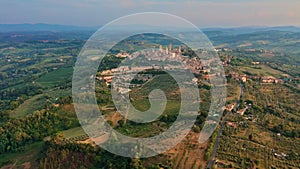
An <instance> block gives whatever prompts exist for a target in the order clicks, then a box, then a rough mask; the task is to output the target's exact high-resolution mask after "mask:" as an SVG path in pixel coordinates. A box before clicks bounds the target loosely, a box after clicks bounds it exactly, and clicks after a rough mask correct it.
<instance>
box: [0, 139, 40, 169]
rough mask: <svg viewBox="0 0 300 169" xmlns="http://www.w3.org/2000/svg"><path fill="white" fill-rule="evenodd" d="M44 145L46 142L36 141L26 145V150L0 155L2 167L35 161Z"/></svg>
mask: <svg viewBox="0 0 300 169" xmlns="http://www.w3.org/2000/svg"><path fill="white" fill-rule="evenodd" d="M43 147H44V142H35V143H32V144H30V145H27V146H25V149H24V151H22V152H16V153H6V154H1V155H0V167H1V166H4V165H8V164H14V165H21V164H23V163H25V162H34V161H35V160H36V159H37V158H38V157H39V156H40V152H41V151H42V149H43Z"/></svg>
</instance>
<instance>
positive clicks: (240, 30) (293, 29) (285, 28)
mask: <svg viewBox="0 0 300 169" xmlns="http://www.w3.org/2000/svg"><path fill="white" fill-rule="evenodd" d="M201 30H202V31H206V32H209V31H216V32H225V33H230V34H247V33H253V32H262V31H284V32H300V27H296V26H275V27H267V26H246V27H233V28H203V29H201Z"/></svg>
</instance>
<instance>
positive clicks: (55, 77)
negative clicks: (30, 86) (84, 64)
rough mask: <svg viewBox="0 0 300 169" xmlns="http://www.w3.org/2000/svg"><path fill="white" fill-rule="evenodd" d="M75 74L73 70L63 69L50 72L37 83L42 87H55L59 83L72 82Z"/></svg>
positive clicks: (70, 68)
mask: <svg viewBox="0 0 300 169" xmlns="http://www.w3.org/2000/svg"><path fill="white" fill-rule="evenodd" d="M72 74H73V68H72V67H69V68H61V69H57V70H55V71H52V72H49V73H47V74H45V75H44V76H42V77H40V78H39V79H38V80H37V81H36V82H37V83H38V84H40V85H41V86H42V87H46V88H49V87H54V86H55V85H57V84H59V83H63V82H66V81H67V80H71V78H72Z"/></svg>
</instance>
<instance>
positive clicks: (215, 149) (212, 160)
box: [206, 83, 244, 169]
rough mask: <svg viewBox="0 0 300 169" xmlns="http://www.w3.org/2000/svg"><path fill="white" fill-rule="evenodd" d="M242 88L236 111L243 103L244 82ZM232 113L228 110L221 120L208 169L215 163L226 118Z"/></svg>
mask: <svg viewBox="0 0 300 169" xmlns="http://www.w3.org/2000/svg"><path fill="white" fill-rule="evenodd" d="M240 88H241V93H240V99H239V100H237V102H236V105H235V107H234V111H236V110H237V108H238V107H239V105H240V104H241V100H242V97H243V94H244V92H243V84H242V83H240ZM231 113H232V112H228V113H227V114H226V115H225V116H224V117H223V120H222V122H221V127H220V129H219V131H218V135H217V138H216V141H215V144H214V148H213V151H212V153H211V156H210V159H209V161H208V164H207V166H206V168H207V169H208V168H211V167H212V166H213V164H214V159H215V156H216V154H217V150H218V147H219V144H220V140H221V135H222V131H223V129H224V127H225V124H226V119H227V117H228V116H229V115H230V114H231Z"/></svg>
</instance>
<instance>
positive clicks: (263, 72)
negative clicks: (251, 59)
mask: <svg viewBox="0 0 300 169" xmlns="http://www.w3.org/2000/svg"><path fill="white" fill-rule="evenodd" d="M238 69H239V70H241V71H242V72H244V73H246V72H249V73H251V74H253V75H257V76H274V77H277V78H279V77H281V76H283V74H284V73H283V72H281V71H278V70H275V69H272V68H271V67H269V66H267V65H258V66H239V67H238Z"/></svg>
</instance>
